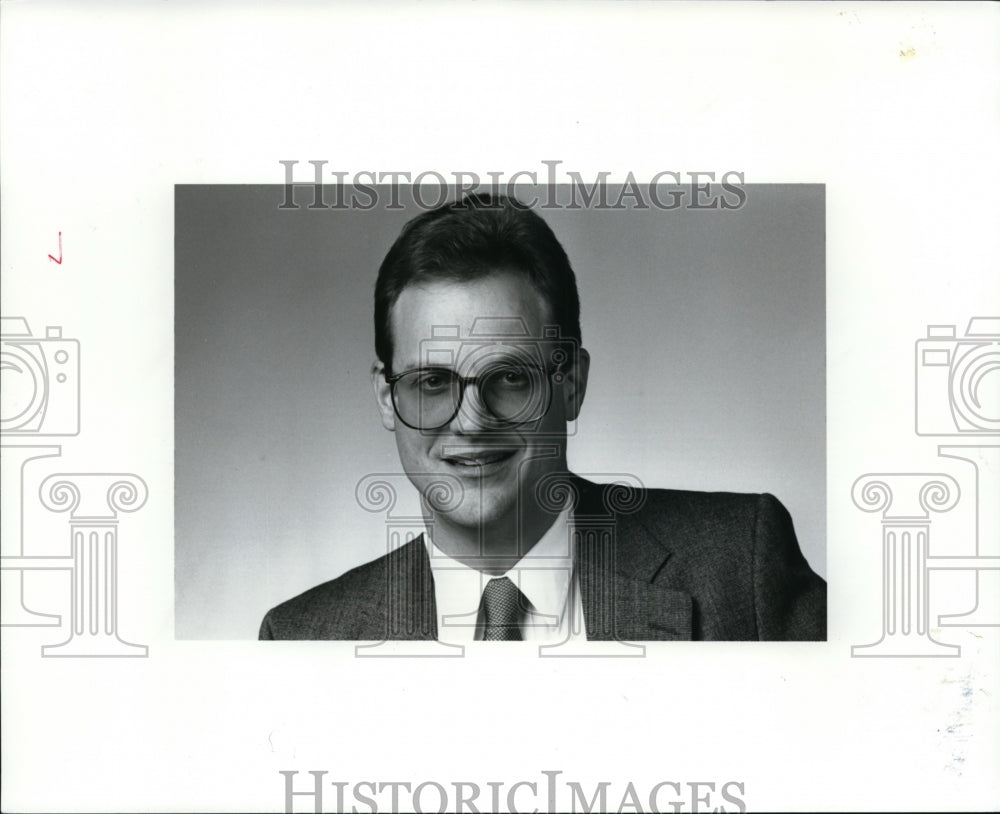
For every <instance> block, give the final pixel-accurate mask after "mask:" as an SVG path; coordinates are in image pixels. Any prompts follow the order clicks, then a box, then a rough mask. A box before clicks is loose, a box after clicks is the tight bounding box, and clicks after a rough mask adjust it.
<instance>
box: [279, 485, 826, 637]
mask: <svg viewBox="0 0 1000 814" xmlns="http://www.w3.org/2000/svg"><path fill="white" fill-rule="evenodd" d="M569 483H570V485H571V486H572V491H573V492H574V493H575V496H576V502H575V508H574V519H575V525H576V528H577V530H578V531H581V529H582V533H579V534H577V535H576V541H575V545H576V550H575V567H576V570H577V574H578V578H579V580H580V590H581V595H582V599H583V609H584V621H585V624H586V630H587V638H588V639H594V640H613V639H617V640H620V641H648V640H671V639H705V640H716V641H737V640H754V639H776V640H825V639H826V583H825V582H824V581H823V580H822V579H821V578H820V577H819V576H817V575H816V574H815V573H813V571H812V570H811V569H810V568H809V565H808V564H807V563H806V560H805V558H804V557H803V556H802V552H801V551H800V549H799V545H798V541H797V540H796V538H795V532H794V530H793V528H792V520H791V517H789V515H788V512H787V511H786V510H785V508H784V507H783V506H782V505H781V503H779V502H778V500H777V499H776V498H774V497H773V496H771V495H768V494H764V495H745V494H731V493H725V492H684V491H674V490H663V489H651V490H628V489H627V488H625V489H623V488H622V487H621V486H618V487H616V486H613V485H612V486H607V485H600V484H594V483H590V482H589V481H585V480H583V479H581V478H577V477H576V476H570V479H569ZM260 638H261V639H366V640H384V639H435V638H437V614H436V609H435V601H434V582H433V576H432V574H431V568H430V560H429V558H428V556H427V552H426V548H425V546H424V542H423V539H422V538H418V539H416V540H414V541H413V542H410V543H407V544H406V545H404V546H401V547H400V548H398V549H396V550H394V551H392V552H390V553H389V554H387V555H385V556H384V557H380V558H379V559H377V560H374V561H373V562H369V563H367V564H365V565H362V566H359V567H358V568H355V569H353V570H351V571H348V572H347V573H346V574H343V575H342V576H340V577H338V578H337V579H334V580H331V581H330V582H325V583H323V584H322V585H319V586H317V587H315V588H312V589H311V590H309V591H306V592H305V593H303V594H300V595H299V596H297V597H295V598H293V599H289V600H288V601H287V602H283V603H282V604H280V605H278V606H277V607H275V608H273V609H271V610H270V611H268V613H267V615H266V616H265V617H264V620H263V622H262V624H261V627H260Z"/></svg>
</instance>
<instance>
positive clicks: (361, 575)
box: [260, 554, 392, 640]
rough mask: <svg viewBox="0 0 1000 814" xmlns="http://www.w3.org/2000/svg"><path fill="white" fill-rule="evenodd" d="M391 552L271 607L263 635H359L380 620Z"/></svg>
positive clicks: (263, 627) (263, 623)
mask: <svg viewBox="0 0 1000 814" xmlns="http://www.w3.org/2000/svg"><path fill="white" fill-rule="evenodd" d="M391 556H392V555H391V554H385V555H383V556H381V557H379V558H378V559H375V560H372V561H371V562H367V563H364V564H363V565H359V566H357V567H356V568H352V569H351V570H350V571H347V572H345V573H344V574H341V575H340V576H339V577H336V578H335V579H331V580H328V581H327V582H324V583H322V584H320V585H316V586H315V587H313V588H310V589H309V590H307V591H303V592H302V593H301V594H299V595H298V596H294V597H292V598H291V599H288V600H286V601H284V602H282V603H281V604H280V605H276V606H275V607H273V608H271V610H269V611H268V612H267V614H265V616H264V619H263V621H262V622H261V626H260V638H261V639H313V640H315V639H359V638H365V636H363V635H361V632H362V631H364V630H365V629H367V628H369V627H371V625H372V623H376V624H377V621H378V620H377V617H378V611H379V609H380V608H381V606H382V604H383V600H384V596H385V586H386V580H387V573H388V563H389V561H390V558H391Z"/></svg>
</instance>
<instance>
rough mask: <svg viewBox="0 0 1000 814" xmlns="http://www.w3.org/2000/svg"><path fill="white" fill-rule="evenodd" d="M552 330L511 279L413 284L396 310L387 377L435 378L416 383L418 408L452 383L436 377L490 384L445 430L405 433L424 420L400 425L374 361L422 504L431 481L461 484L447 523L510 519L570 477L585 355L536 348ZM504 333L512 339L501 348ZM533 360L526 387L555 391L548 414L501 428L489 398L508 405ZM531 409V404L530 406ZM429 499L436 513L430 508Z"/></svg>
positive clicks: (532, 296) (533, 294) (468, 391)
mask: <svg viewBox="0 0 1000 814" xmlns="http://www.w3.org/2000/svg"><path fill="white" fill-rule="evenodd" d="M477 320H478V325H477V327H476V331H475V333H474V332H473V326H474V323H476V322H477ZM551 324H552V319H551V317H550V315H549V313H548V308H547V307H546V304H545V301H544V299H543V298H542V296H541V294H539V293H538V291H537V290H536V289H535V288H534V286H532V285H531V283H530V282H529V281H527V280H526V279H524V278H522V277H520V276H518V275H515V274H511V273H496V274H492V275H489V276H487V277H484V278H481V279H479V280H476V281H471V282H466V283H454V282H432V283H427V284H422V285H412V286H408V287H407V288H405V289H404V290H403V292H402V293H401V294H400V296H399V298H398V299H397V301H396V303H395V305H394V306H393V308H392V312H391V314H390V329H391V332H392V339H393V359H392V371H391V372H392V373H393V374H400V373H404V372H406V371H413V370H424V371H428V370H430V371H431V372H430V375H431V378H429V379H426V380H421V381H420V383H419V385H418V386H419V388H422V389H420V390H419V391H418V397H419V398H423V399H424V401H418V402H416V403H419V404H425V403H429V398H428V397H426V396H420V394H425V393H432V394H434V393H436V392H437V390H440V381H441V380H442V378H445V379H447V378H448V376H447V374H446V375H445V376H444V377H440V376H437V377H435V376H434V375H433V370H437V371H454V372H455V373H457V374H458V375H459V376H461V377H465V378H473V377H483V376H484V374H485V377H486V378H477V379H476V383H475V384H466V385H465V389H464V393H463V395H462V399H461V406H460V407H459V410H458V412H457V414H456V415H455V416H454V417H453V418H452V419H451V420H450V421H448V423H446V424H444V426H441V427H439V428H423V429H420V428H415V427H411V426H407V423H411V424H414V423H419V422H418V421H414V420H413V419H412V418H408V421H407V423H404V422H403V421H402V420H400V418H399V416H398V415H397V414H396V411H395V410H394V409H393V404H392V395H391V388H390V385H389V384H388V383H387V382H386V381H385V378H384V375H383V367H382V364H381V363H376V364H375V366H374V367H373V370H372V380H373V384H374V385H375V392H376V397H377V399H378V404H379V410H380V413H381V418H382V423H383V425H384V426H385V427H386V429H389V430H392V431H393V432H394V433H395V437H396V446H397V448H398V450H399V459H400V462H401V463H402V465H403V469H404V471H405V472H406V473H407V476H408V477H409V478H410V481H411V482H412V483H413V484H414V486H416V488H417V489H418V490H420V492H421V494H423V495H424V496H425V498H427V497H430V495H429V494H428V493H429V491H431V490H432V486H431V484H432V483H433V482H434V480H435V477H436V478H437V480H438V481H440V480H442V477H441V476H445V478H444V479H445V480H449V481H451V482H452V483H456V482H457V483H458V484H460V486H461V489H460V491H461V494H462V500H461V503H460V504H459V505H458V506H457V507H455V508H454V509H449V510H448V511H447V512H446V519H447V521H448V522H450V523H453V524H457V525H460V526H463V527H468V528H470V529H472V528H476V527H478V526H479V525H480V524H482V525H483V526H484V527H486V528H489V526H490V525H491V524H494V523H503V522H504V521H507V522H510V521H511V520H512V519H513V518H516V517H517V513H518V511H519V510H520V511H522V512H524V511H529V512H530V511H531V510H532V506H533V501H534V495H535V486H536V485H537V484H538V482H539V480H540V479H541V478H543V477H544V476H545V475H546V474H548V473H550V472H562V471H565V470H566V422H567V421H569V420H573V419H575V418H576V416H577V413H578V412H579V409H580V404H581V403H582V401H583V395H584V392H585V388H586V378H587V368H588V358H587V354H586V351H584V350H582V349H576V348H572V347H571V349H570V351H569V352H568V353H564V354H563V355H562V356H559V355H556V359H557V361H559V360H561V361H559V363H557V364H556V363H554V362H553V352H552V351H553V348H554V340H553V339H551V338H549V339H548V340H547V341H546V340H544V339H542V341H536V340H538V339H539V338H541V337H543V336H544V333H543V327H544V326H547V325H551ZM484 327H485V328H486V329H487V334H488V338H485V339H484ZM456 329H457V330H456ZM525 330H526V331H527V336H524V331H525ZM442 334H444V335H442ZM507 336H510V337H511V339H510V341H505V337H507ZM533 363H534V364H537V365H538V372H537V373H535V374H534V379H532V380H531V382H530V384H531V386H532V387H533V388H535V391H537V388H539V387H542V388H545V392H546V393H550V394H551V398H550V399H546V401H547V402H548V409H547V411H545V412H544V414H543V415H541V416H540V417H538V418H536V419H534V420H531V421H529V422H527V423H513V424H512V423H506V424H505V423H503V422H502V421H498V420H497V417H496V415H495V412H494V411H491V410H490V409H489V408H488V406H487V401H488V400H489V399H490V398H493V399H494V404H495V405H498V404H499V405H501V406H502V400H503V399H504V398H505V395H504V394H505V393H506V392H507V390H505V389H504V388H510V389H512V390H513V389H514V388H515V385H516V383H517V373H516V370H517V369H518V366H519V365H520V366H522V367H523V366H525V365H526V366H527V367H528V368H531V367H532V364H533ZM512 370H513V371H515V372H514V373H511V372H510V371H512ZM491 371H499V373H497V374H491ZM491 376H492V378H491ZM404 384H405V383H404V382H402V381H401V382H400V383H399V384H397V388H398V389H400V391H402V389H403V387H404ZM491 387H492V388H493V389H490V388H491ZM411 393H412V391H411ZM497 393H499V395H497ZM435 398H436V396H435ZM529 402H531V398H527V400H526V402H525V403H529ZM495 409H496V408H495ZM529 409H530V408H529ZM444 415H445V416H446V417H447V411H445V413H444ZM532 415H534V413H532ZM452 479H455V480H452ZM519 496H520V499H521V500H522V501H523V502H522V503H520V504H519ZM428 502H429V503H430V505H431V507H432V508H433V507H434V501H433V500H429V501H428ZM442 519H444V518H442ZM530 542H534V541H533V540H532V541H530Z"/></svg>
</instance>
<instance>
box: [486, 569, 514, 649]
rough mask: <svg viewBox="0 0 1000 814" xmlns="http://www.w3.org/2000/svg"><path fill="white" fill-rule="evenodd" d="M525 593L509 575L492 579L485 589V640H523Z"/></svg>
mask: <svg viewBox="0 0 1000 814" xmlns="http://www.w3.org/2000/svg"><path fill="white" fill-rule="evenodd" d="M523 601H524V594H522V593H521V591H520V590H519V589H518V587H517V586H516V585H515V584H514V583H513V582H511V581H510V579H509V578H508V577H501V578H499V579H491V580H490V581H489V582H487V583H486V587H485V588H484V589H483V615H484V619H485V627H484V629H483V641H487V642H498V641H508V642H519V641H521V613H522V611H523V609H524V608H523Z"/></svg>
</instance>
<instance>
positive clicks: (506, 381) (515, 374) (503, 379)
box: [497, 368, 529, 389]
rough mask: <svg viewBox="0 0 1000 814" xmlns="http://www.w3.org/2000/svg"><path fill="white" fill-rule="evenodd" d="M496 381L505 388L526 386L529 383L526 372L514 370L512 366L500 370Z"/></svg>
mask: <svg viewBox="0 0 1000 814" xmlns="http://www.w3.org/2000/svg"><path fill="white" fill-rule="evenodd" d="M497 381H498V382H499V383H500V384H501V385H502V386H503V387H506V388H509V389H518V388H521V387H527V386H528V384H529V377H528V374H527V373H526V372H525V371H523V370H516V369H514V368H509V369H507V370H502V371H500V374H499V376H498V377H497Z"/></svg>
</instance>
